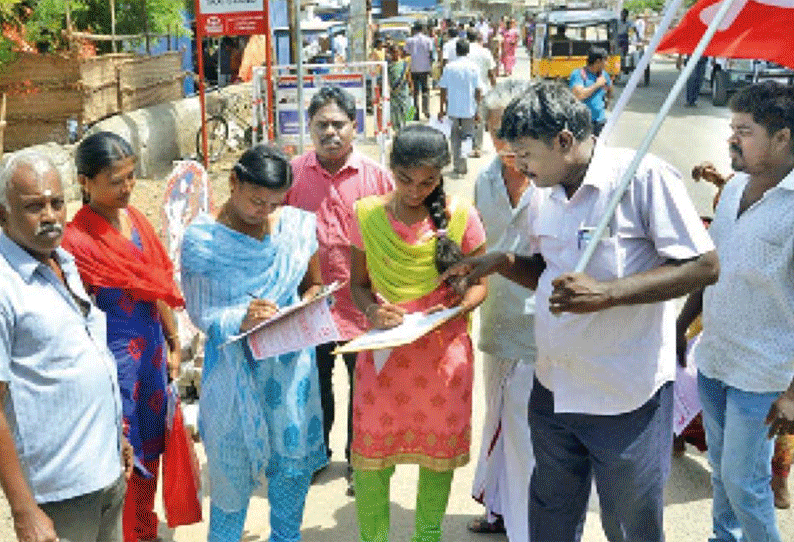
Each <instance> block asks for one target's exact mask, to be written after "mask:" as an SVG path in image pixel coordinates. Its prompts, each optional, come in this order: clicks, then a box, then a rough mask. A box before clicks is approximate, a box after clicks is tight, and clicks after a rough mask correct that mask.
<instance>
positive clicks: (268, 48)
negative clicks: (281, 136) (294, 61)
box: [251, 0, 275, 141]
mask: <svg viewBox="0 0 794 542" xmlns="http://www.w3.org/2000/svg"><path fill="white" fill-rule="evenodd" d="M251 39H253V37H252V38H251ZM265 73H266V75H267V139H268V141H274V140H275V134H274V126H273V125H274V122H273V108H274V104H275V100H274V99H273V84H274V83H273V30H272V29H271V27H270V2H269V1H268V0H265ZM260 99H261V96H260ZM262 135H263V136H264V133H263V134H262Z"/></svg>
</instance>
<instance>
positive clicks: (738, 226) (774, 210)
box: [695, 171, 794, 393]
mask: <svg viewBox="0 0 794 542" xmlns="http://www.w3.org/2000/svg"><path fill="white" fill-rule="evenodd" d="M748 181H749V177H748V176H747V175H746V174H744V173H739V174H737V175H735V176H734V177H733V178H732V179H731V180H730V181H729V182H728V184H727V185H725V189H724V190H723V191H722V195H721V197H720V202H719V204H718V205H717V209H716V211H715V212H714V221H713V222H712V223H711V227H710V228H709V232H710V233H711V236H712V238H713V239H714V243H715V244H716V245H717V254H718V255H719V258H720V276H719V279H718V281H717V283H716V284H714V285H712V286H709V287H708V288H706V290H705V292H704V294H703V335H702V337H701V339H700V342H699V344H698V346H697V348H696V350H695V361H696V363H697V366H698V369H699V370H700V371H701V372H702V373H703V374H704V375H706V376H707V377H709V378H714V379H717V380H720V381H722V382H724V383H726V384H728V385H729V386H732V387H734V388H738V389H740V390H744V391H749V392H755V393H767V392H780V391H783V390H785V389H786V388H787V387H788V385H789V383H790V382H791V379H792V377H794V254H793V252H794V171H792V172H790V173H789V174H788V175H787V176H786V177H785V178H784V179H783V180H782V181H780V183H778V185H777V186H776V187H774V188H770V189H769V190H767V192H766V193H765V194H764V195H763V196H762V197H761V199H760V200H758V201H757V202H756V203H754V204H753V205H752V206H751V207H750V208H748V209H747V210H745V211H744V213H742V215H741V216H740V217H738V218H737V213H738V210H739V202H740V200H741V198H742V193H743V192H744V188H745V186H747V183H748Z"/></svg>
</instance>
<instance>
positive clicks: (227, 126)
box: [196, 89, 253, 162]
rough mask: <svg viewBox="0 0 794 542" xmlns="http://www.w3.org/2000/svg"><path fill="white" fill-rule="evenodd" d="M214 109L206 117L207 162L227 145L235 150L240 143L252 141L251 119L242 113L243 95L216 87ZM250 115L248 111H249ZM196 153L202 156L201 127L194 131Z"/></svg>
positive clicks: (249, 143)
mask: <svg viewBox="0 0 794 542" xmlns="http://www.w3.org/2000/svg"><path fill="white" fill-rule="evenodd" d="M217 98H218V99H217V102H216V105H215V111H214V112H213V113H212V114H211V115H210V116H209V117H208V118H207V155H208V156H209V160H208V161H209V162H216V161H217V160H218V159H219V158H220V157H221V155H222V154H223V151H224V149H226V148H227V147H228V148H230V149H232V150H236V149H238V148H239V147H240V145H241V144H242V145H245V147H246V148H247V147H250V146H251V144H252V143H253V128H252V127H251V119H250V118H246V116H245V115H244V112H245V107H244V105H243V104H241V101H242V102H245V100H244V96H243V95H239V94H232V93H230V92H224V91H223V90H221V89H218V96H217ZM249 115H250V112H249ZM196 155H197V156H198V157H199V160H202V159H203V158H204V151H203V149H202V146H201V128H200V127H199V129H198V131H197V132H196Z"/></svg>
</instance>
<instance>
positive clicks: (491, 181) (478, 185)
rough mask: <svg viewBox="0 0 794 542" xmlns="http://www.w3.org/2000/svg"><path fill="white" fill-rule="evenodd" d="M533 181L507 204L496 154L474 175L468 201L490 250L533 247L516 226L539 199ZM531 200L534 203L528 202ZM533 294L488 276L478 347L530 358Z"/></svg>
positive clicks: (524, 250) (532, 358) (501, 354)
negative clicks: (487, 164)
mask: <svg viewBox="0 0 794 542" xmlns="http://www.w3.org/2000/svg"><path fill="white" fill-rule="evenodd" d="M536 190H537V188H535V186H534V185H533V184H531V183H530V185H529V186H528V187H527V189H526V190H525V191H524V193H523V194H522V195H521V199H520V200H519V202H518V204H517V205H516V206H515V207H513V206H512V204H511V203H510V196H509V195H508V193H507V187H506V186H505V182H504V178H503V177H502V161H501V159H500V158H499V157H498V156H497V157H496V158H494V159H493V160H492V161H491V163H490V165H489V166H488V167H487V168H486V169H484V170H482V171H481V172H480V174H479V175H478V176H477V180H476V181H475V185H474V204H475V206H476V207H477V210H478V211H479V213H480V218H481V219H482V223H483V225H484V226H485V236H486V239H487V240H488V246H489V249H490V250H494V249H496V250H501V251H507V252H518V253H527V252H534V247H532V246H531V244H530V243H531V239H530V236H528V235H527V232H526V229H525V228H523V227H522V226H523V225H524V224H526V223H527V222H528V221H529V219H528V218H527V217H525V216H524V215H523V214H524V213H532V214H537V212H538V206H537V204H538V203H539V201H540V200H539V198H533V197H532V194H533V192H534V191H536ZM530 203H534V205H530ZM534 314H535V293H534V292H533V291H531V290H528V289H526V288H524V287H523V286H520V285H518V284H516V283H515V282H513V281H512V280H508V279H506V278H504V277H502V276H501V275H498V274H494V275H491V276H490V277H488V297H486V298H485V301H483V304H482V306H481V307H480V342H479V348H480V350H482V351H483V352H486V353H488V354H490V355H492V356H494V357H499V358H506V359H523V360H526V361H528V362H534V361H535V353H536V347H535V329H534V328H535V319H534Z"/></svg>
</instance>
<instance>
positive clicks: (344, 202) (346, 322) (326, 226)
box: [287, 87, 394, 494]
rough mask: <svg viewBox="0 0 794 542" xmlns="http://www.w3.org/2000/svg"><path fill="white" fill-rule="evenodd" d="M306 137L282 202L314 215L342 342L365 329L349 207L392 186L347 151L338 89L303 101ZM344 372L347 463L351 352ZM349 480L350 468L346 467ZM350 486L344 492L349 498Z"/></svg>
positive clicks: (327, 362) (344, 97)
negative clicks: (307, 145)
mask: <svg viewBox="0 0 794 542" xmlns="http://www.w3.org/2000/svg"><path fill="white" fill-rule="evenodd" d="M309 133H310V135H311V139H312V143H313V145H314V148H313V149H311V150H308V151H306V152H305V153H304V154H303V155H301V156H298V157H295V158H294V159H293V160H292V171H293V175H294V179H295V181H294V183H293V185H292V187H291V188H290V190H289V192H288V193H287V204H289V205H292V206H294V207H297V208H299V209H303V210H306V211H311V212H313V213H315V214H316V215H317V241H318V243H319V248H318V256H319V260H320V270H321V271H322V277H323V281H324V282H325V283H326V284H330V283H332V282H334V281H339V283H340V284H343V285H344V286H343V287H342V288H341V289H340V290H338V291H337V292H336V293H335V294H334V299H335V303H334V306H333V308H332V310H331V312H332V315H333V317H334V321H335V322H336V327H337V328H338V329H339V333H340V335H341V336H342V342H347V341H349V340H350V339H353V338H354V337H357V336H359V335H361V334H362V333H363V332H364V331H365V330H366V329H367V319H366V317H365V316H364V315H363V314H362V313H361V311H359V310H358V308H357V307H356V306H355V304H354V303H353V300H352V298H351V297H350V237H349V236H350V228H351V223H352V220H353V204H354V202H356V201H357V200H359V199H361V198H363V197H366V196H371V195H375V194H385V193H387V192H390V191H391V190H392V188H393V186H394V185H393V182H392V179H391V175H390V174H389V172H388V171H386V170H385V169H383V168H382V167H381V166H380V165H379V164H377V163H375V162H374V161H372V160H371V159H369V158H367V157H366V156H364V155H363V154H361V153H360V152H358V151H357V150H355V149H354V147H353V138H354V137H355V134H356V102H355V100H354V99H353V97H352V96H351V95H350V94H348V93H347V92H345V91H344V90H343V89H341V88H339V87H323V88H321V89H320V90H319V91H318V92H317V94H315V95H314V96H313V97H312V100H311V102H310V103H309ZM336 346H337V344H336V343H328V344H323V345H320V346H318V347H317V369H318V371H319V375H320V399H321V402H322V408H323V437H324V440H325V445H326V449H327V452H328V456H329V457H330V456H331V448H330V442H329V436H330V433H331V427H332V426H333V423H334V417H335V415H334V412H335V407H334V390H333V386H332V378H331V377H332V375H333V368H334V364H335V361H336V356H335V355H334V354H333V351H334V350H335V349H336ZM342 359H343V360H344V363H345V366H346V368H347V376H348V383H349V385H350V400H349V403H348V412H347V431H346V435H347V438H346V439H345V450H344V453H345V459H346V460H347V461H348V465H349V461H350V441H351V439H352V432H353V423H352V412H353V400H352V398H353V375H354V373H355V366H356V356H355V354H344V355H343V356H342ZM348 468H349V470H348V473H349V475H350V477H352V468H350V467H348ZM352 491H353V487H352V485H349V486H348V493H350V494H352Z"/></svg>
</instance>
